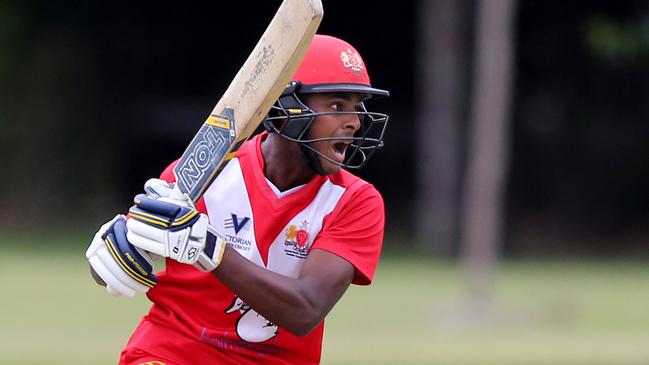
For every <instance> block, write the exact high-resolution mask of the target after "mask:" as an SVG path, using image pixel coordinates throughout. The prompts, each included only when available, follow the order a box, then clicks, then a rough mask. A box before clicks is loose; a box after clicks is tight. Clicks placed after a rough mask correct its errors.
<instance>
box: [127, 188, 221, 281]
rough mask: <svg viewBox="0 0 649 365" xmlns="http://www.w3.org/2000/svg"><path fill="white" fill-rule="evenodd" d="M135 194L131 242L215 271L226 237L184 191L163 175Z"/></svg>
mask: <svg viewBox="0 0 649 365" xmlns="http://www.w3.org/2000/svg"><path fill="white" fill-rule="evenodd" d="M145 190H146V191H147V192H148V193H149V195H144V194H140V195H138V196H136V197H135V199H134V202H135V205H134V206H133V207H131V209H130V210H129V215H130V219H129V220H128V222H127V227H128V233H127V237H128V240H129V242H131V243H132V244H133V245H134V246H136V247H139V248H141V249H143V250H145V251H147V252H151V253H154V254H156V255H160V256H164V257H169V258H171V259H174V260H176V261H178V262H180V263H184V264H190V265H194V266H195V267H196V268H197V269H199V270H201V271H212V270H214V269H215V268H216V267H217V266H218V264H219V263H220V262H221V258H222V256H223V252H224V250H225V239H224V237H223V236H221V235H220V234H219V233H217V232H216V231H215V230H214V229H213V228H212V227H210V226H209V224H208V217H207V216H206V215H205V214H202V213H199V212H198V211H197V210H196V209H194V206H193V204H192V202H191V201H190V200H189V199H187V198H186V197H185V196H184V195H182V194H181V193H179V192H178V191H177V190H176V189H174V188H173V185H171V184H168V183H166V182H164V181H162V180H159V179H152V180H149V181H148V182H147V184H146V185H145Z"/></svg>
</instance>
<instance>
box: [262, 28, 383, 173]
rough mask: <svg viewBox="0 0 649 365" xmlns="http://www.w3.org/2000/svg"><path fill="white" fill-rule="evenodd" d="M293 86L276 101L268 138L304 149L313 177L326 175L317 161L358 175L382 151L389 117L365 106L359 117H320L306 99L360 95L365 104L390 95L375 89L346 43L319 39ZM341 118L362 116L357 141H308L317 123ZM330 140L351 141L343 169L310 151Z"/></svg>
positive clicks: (318, 36) (267, 123)
mask: <svg viewBox="0 0 649 365" xmlns="http://www.w3.org/2000/svg"><path fill="white" fill-rule="evenodd" d="M293 80H294V81H292V82H291V83H290V84H289V85H288V87H287V88H286V89H285V90H284V92H283V93H282V95H281V96H280V97H279V99H277V102H276V103H275V105H274V106H273V109H272V110H271V112H270V114H269V117H267V118H266V120H265V121H264V126H265V127H266V129H267V130H268V131H269V132H271V133H277V134H279V135H280V136H282V137H284V138H286V139H288V140H290V141H293V142H296V143H298V144H300V146H301V148H302V152H303V154H304V157H305V158H306V161H307V164H308V165H309V166H310V167H311V168H312V169H314V171H316V172H317V173H319V174H325V171H324V170H323V167H322V164H321V162H320V161H321V160H320V159H319V158H318V156H320V157H323V158H325V159H326V160H327V161H329V162H331V163H333V164H335V165H338V166H341V167H344V168H349V169H360V168H361V167H363V166H364V165H365V164H366V163H367V160H368V159H369V158H370V157H371V156H372V155H373V154H374V152H376V150H377V149H379V148H381V147H383V133H384V132H385V128H386V126H387V123H388V116H387V115H386V114H382V113H375V112H369V111H367V109H366V108H365V105H364V103H363V102H361V103H359V105H358V108H357V110H355V111H346V112H326V113H316V112H314V111H313V110H312V109H311V108H309V106H307V105H306V104H305V103H304V101H303V98H302V97H303V95H307V94H316V93H338V94H347V93H356V94H361V95H363V96H364V97H363V100H367V99H369V98H370V97H373V96H378V97H387V96H389V95H390V93H389V92H388V91H386V90H381V89H376V88H373V87H372V86H371V82H370V77H369V74H368V73H367V69H366V68H365V63H364V61H363V59H362V58H361V56H360V54H359V53H358V51H356V49H354V47H353V46H352V45H350V44H349V43H347V42H345V41H343V40H342V39H338V38H335V37H331V36H327V35H321V34H316V35H315V37H314V38H313V41H312V42H311V45H310V46H309V49H308V50H307V52H306V55H305V56H304V59H303V60H302V63H301V64H300V67H299V68H298V70H297V71H296V73H295V74H294V75H293ZM340 114H354V115H357V116H358V119H359V121H360V123H361V127H360V129H359V130H358V131H356V133H355V134H354V136H353V137H346V138H341V137H332V138H318V139H312V138H310V137H309V130H310V128H311V125H312V124H313V122H314V120H315V119H316V117H318V116H321V115H340ZM332 140H337V141H341V142H348V143H349V141H351V145H349V147H347V149H346V152H345V159H344V161H343V162H342V163H340V162H337V161H333V160H332V159H331V158H329V157H327V156H325V155H324V154H322V153H320V152H318V151H317V150H316V148H315V147H313V146H312V145H313V144H314V143H316V142H320V141H332Z"/></svg>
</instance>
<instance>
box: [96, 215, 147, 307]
mask: <svg viewBox="0 0 649 365" xmlns="http://www.w3.org/2000/svg"><path fill="white" fill-rule="evenodd" d="M86 258H87V259H88V262H89V263H90V266H91V267H92V269H93V270H94V272H95V273H96V274H97V276H99V278H100V279H101V281H103V282H104V284H105V286H106V290H107V291H108V293H110V294H111V295H113V296H127V297H133V296H134V295H135V293H137V292H141V293H146V292H147V291H148V290H149V288H151V287H153V286H155V285H156V277H155V275H154V274H153V266H152V262H153V258H152V257H151V256H150V255H149V254H148V253H146V252H144V251H143V250H141V249H138V248H137V247H134V246H133V245H131V244H130V243H129V242H128V240H127V239H126V219H125V218H124V216H123V215H117V216H115V218H113V219H112V220H110V221H109V222H107V223H105V224H104V225H102V226H101V228H99V231H97V233H96V234H95V236H94V238H93V239H92V242H91V243H90V246H89V247H88V249H87V250H86Z"/></svg>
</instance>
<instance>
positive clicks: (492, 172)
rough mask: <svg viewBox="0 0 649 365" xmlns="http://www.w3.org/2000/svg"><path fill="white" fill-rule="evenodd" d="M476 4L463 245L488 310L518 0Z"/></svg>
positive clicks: (475, 292)
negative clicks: (513, 29)
mask: <svg viewBox="0 0 649 365" xmlns="http://www.w3.org/2000/svg"><path fill="white" fill-rule="evenodd" d="M477 6H478V7H477V13H476V16H477V17H476V20H477V23H476V28H475V31H476V32H475V34H476V38H475V39H476V52H475V61H474V71H473V76H474V82H473V93H472V102H471V118H470V123H471V124H470V130H469V136H468V138H469V155H468V166H467V174H466V179H465V184H464V191H463V193H464V194H463V198H464V199H465V200H464V201H463V205H462V213H463V220H462V228H461V245H462V260H463V264H464V266H465V269H466V275H467V284H468V286H467V289H468V294H469V297H470V298H469V299H470V300H471V305H472V307H473V308H474V309H476V310H478V311H481V312H484V310H485V307H486V305H488V304H489V301H490V299H491V298H490V296H491V286H492V283H493V271H494V267H495V262H496V260H497V256H498V251H499V248H500V240H501V239H502V227H503V198H504V185H505V177H506V171H507V149H508V138H507V135H508V132H509V122H508V121H509V108H510V99H511V90H510V89H511V78H512V49H513V39H512V38H513V36H512V34H513V33H512V29H511V28H512V20H513V15H514V7H515V0H479V1H478V5H477ZM476 314H480V313H476Z"/></svg>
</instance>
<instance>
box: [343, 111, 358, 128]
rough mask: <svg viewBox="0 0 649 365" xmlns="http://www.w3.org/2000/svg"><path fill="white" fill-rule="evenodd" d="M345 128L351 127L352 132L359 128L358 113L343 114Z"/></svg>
mask: <svg viewBox="0 0 649 365" xmlns="http://www.w3.org/2000/svg"><path fill="white" fill-rule="evenodd" d="M344 128H345V129H351V130H353V131H354V132H356V131H357V130H359V129H360V128H361V119H360V118H359V115H358V114H345V122H344Z"/></svg>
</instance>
